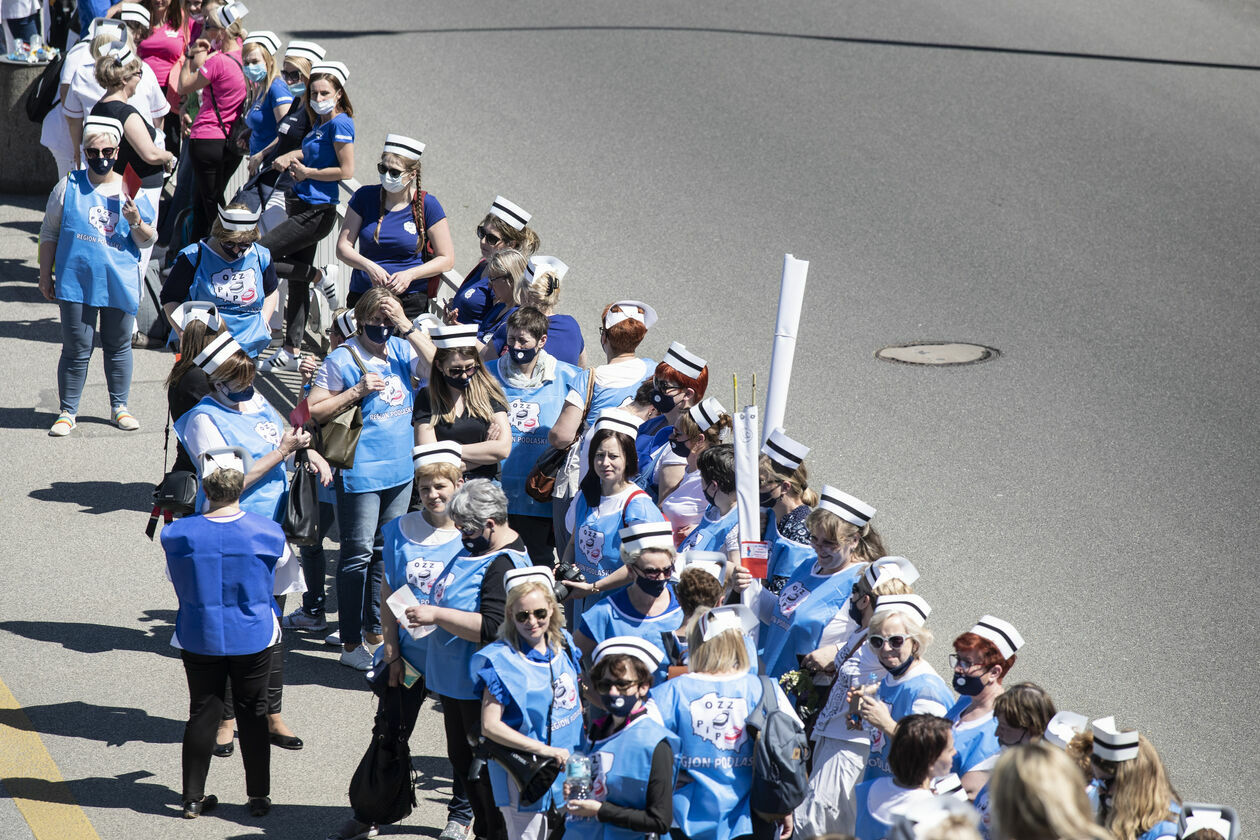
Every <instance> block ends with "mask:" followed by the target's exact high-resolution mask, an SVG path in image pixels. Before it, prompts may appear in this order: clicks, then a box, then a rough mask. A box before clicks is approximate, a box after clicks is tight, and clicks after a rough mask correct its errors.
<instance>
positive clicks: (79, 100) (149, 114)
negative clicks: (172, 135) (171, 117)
mask: <svg viewBox="0 0 1260 840" xmlns="http://www.w3.org/2000/svg"><path fill="white" fill-rule="evenodd" d="M90 55H91V53H90V52H86V51H85V53H84V54H83V56H82V59H81V61H80V63H79V65H78V66H77V67H75V68H74V75H72V76H71V77H70V90H68V91H66V101H65V102H63V103H61V107H62V110H63V111H64V112H65V114H64V115H65V116H67V117H71V118H73V119H83V118H85V117H86V116H87V115H88V114H89V113H90V112H91V111H92V106H93V105H95V104H96V103H97V102H100V101H101V97H102V96H104V95H105V89H104V88H103V87H101V86H100V85H98V84H97V83H96V62H95V61H87V58H88V57H89V56H90ZM69 64H70V53H67V54H66V65H67V66H69ZM127 104H128V105H130V106H131V107H132V108H135V109H136V110H137V111H139V112H140V116H141V117H143V118H144V121H145V122H147V123H148V124H149V125H153V124H154V120H157V119H158V118H159V117H164V116H166V115H167V114H168V113H170V110H171V103H170V102H168V101H166V94H165V93H163V91H162V85H161V84H159V83H158V80H157V75H156V74H154V72H153V68H151V67H150V66H149V65H148V64H145V63H144V62H143V61H142V62H140V84H139V85H137V86H136V93H135V95H134V96H132V97H131V98H130V99H128V100H127ZM66 131H67V134H66V136H67V137H69V129H66ZM153 142H154V144H155V145H156V146H157V147H158V148H159V149H161V148H163V143H164V142H165V141H164V140H163V138H162V133H161V132H158V137H157V139H156V140H154V141H153ZM45 145H47V144H45Z"/></svg>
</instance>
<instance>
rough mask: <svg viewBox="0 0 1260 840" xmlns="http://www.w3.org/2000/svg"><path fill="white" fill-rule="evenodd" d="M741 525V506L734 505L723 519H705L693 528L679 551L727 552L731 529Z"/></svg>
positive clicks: (679, 547)
mask: <svg viewBox="0 0 1260 840" xmlns="http://www.w3.org/2000/svg"><path fill="white" fill-rule="evenodd" d="M737 525H739V508H738V507H733V508H731V509H730V510H729V511H727V512H726V514H725V515H724V516H723V517H722V518H721V519H716V520H714V521H712V522H709V521H704V522H701V523H700V525H699V526H697V527H696V528H693V529H692V531H691V533H690V534H688V535H687V539H685V540H683V541H682V545H680V546H678V552H679V553H680V554H681V553H682V552H684V551H721V552H723V553H725V549H724V546H725V544H726V536H727V534H729V533H730V532H731V529H732V528H734V527H736V526H737Z"/></svg>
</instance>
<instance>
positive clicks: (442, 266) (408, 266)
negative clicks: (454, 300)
mask: <svg viewBox="0 0 1260 840" xmlns="http://www.w3.org/2000/svg"><path fill="white" fill-rule="evenodd" d="M423 152H424V144H423V143H421V142H420V141H419V140H415V139H413V138H411V137H406V136H404V135H402V134H387V135H385V148H384V150H383V151H382V152H381V159H380V161H379V162H378V163H377V164H376V171H377V172H378V173H379V174H380V183H379V184H368V185H365V186H362V187H359V189H357V190H355V192H354V195H352V196H350V202H349V204H348V205H347V208H346V217H345V220H344V221H342V223H341V233H340V234H339V235H338V236H337V256H338V257H339V258H340V259H341V261H342V262H343V263H345V264H346V265H348V266H350V267H351V268H352V269H354V271H353V272H352V273H351V274H350V291H349V294H347V295H346V304H347V305H349V306H354V305H355V302H356V301H357V300H358V299H359V296H360V295H362V294H363V293H364V292H366V291H367V290H368V289H370V288H372V287H374V286H383V287H385V288H388V289H389V290H390V291H392V292H393V293H394V294H396V295H398V299H399V300H401V301H402V305H403V311H404V312H406V313H407V317H408V318H415V317H417V316H418V315H420V314H421V313H422V312H427V311H428V308H429V296H430V291H431V290H432V291H436V288H435V287H436V284H437V281H438V278H439V277H440V276H441V275H442V272H444V271H450V270H451V269H452V268H454V267H455V246H454V245H453V244H452V243H451V226H450V223H449V222H447V220H446V211H445V210H443V209H442V205H441V204H440V203H439V202H438V200H437V199H436V198H435V197H433V195H431V194H430V193H427V192H425V191H424V188H423V187H421V185H420V155H421V154H422V153H423Z"/></svg>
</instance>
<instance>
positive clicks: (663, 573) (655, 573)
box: [634, 563, 674, 580]
mask: <svg viewBox="0 0 1260 840" xmlns="http://www.w3.org/2000/svg"><path fill="white" fill-rule="evenodd" d="M634 570H635V571H636V572H638V573H639V574H641V575H643V577H645V578H647V579H648V580H667V579H669V578H671V577H673V575H674V564H673V563H670V564H669V565H668V566H663V567H661V568H659V569H645V568H643V567H642V566H635V567H634Z"/></svg>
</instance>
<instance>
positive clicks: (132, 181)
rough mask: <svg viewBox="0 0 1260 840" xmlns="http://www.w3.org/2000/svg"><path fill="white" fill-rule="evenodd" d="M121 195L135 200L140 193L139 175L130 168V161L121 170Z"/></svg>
mask: <svg viewBox="0 0 1260 840" xmlns="http://www.w3.org/2000/svg"><path fill="white" fill-rule="evenodd" d="M123 195H125V196H126V197H127V198H128V199H130V200H131V201H135V200H136V196H138V195H140V176H139V175H137V174H136V170H134V169H132V168H131V164H130V163H129V164H127V168H126V169H124V170H123Z"/></svg>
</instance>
